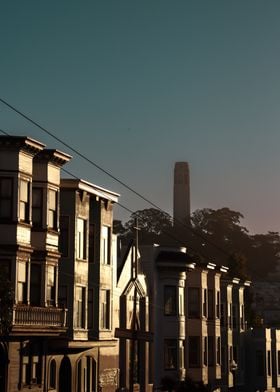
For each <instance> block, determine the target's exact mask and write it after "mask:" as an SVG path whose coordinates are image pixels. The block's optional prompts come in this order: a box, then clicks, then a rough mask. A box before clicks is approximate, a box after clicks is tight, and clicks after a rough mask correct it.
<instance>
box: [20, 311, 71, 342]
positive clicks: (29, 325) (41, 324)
mask: <svg viewBox="0 0 280 392" xmlns="http://www.w3.org/2000/svg"><path fill="white" fill-rule="evenodd" d="M66 315H67V309H61V308H52V307H49V308H44V307H38V306H28V305H15V306H14V308H13V321H12V325H13V328H12V332H16V333H19V332H20V333H24V331H26V332H27V333H28V332H30V333H32V334H34V333H35V332H36V331H37V332H38V333H40V334H41V333H43V334H51V335H53V334H60V333H63V332H65V331H66Z"/></svg>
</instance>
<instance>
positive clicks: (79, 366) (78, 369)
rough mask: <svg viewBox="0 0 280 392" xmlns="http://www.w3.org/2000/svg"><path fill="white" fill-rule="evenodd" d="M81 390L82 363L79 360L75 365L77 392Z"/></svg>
mask: <svg viewBox="0 0 280 392" xmlns="http://www.w3.org/2000/svg"><path fill="white" fill-rule="evenodd" d="M81 390H82V361H81V360H79V362H78V365H77V391H81Z"/></svg>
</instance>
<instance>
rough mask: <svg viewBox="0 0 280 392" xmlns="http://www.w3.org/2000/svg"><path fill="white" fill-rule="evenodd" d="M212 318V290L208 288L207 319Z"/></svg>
mask: <svg viewBox="0 0 280 392" xmlns="http://www.w3.org/2000/svg"><path fill="white" fill-rule="evenodd" d="M213 318H214V292H213V290H208V319H209V320H213Z"/></svg>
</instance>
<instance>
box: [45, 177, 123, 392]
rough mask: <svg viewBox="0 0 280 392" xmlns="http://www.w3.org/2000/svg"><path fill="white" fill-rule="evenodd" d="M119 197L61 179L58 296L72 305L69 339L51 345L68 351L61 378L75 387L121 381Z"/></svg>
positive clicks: (88, 387) (95, 387) (111, 385)
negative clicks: (117, 327) (117, 314)
mask: <svg viewBox="0 0 280 392" xmlns="http://www.w3.org/2000/svg"><path fill="white" fill-rule="evenodd" d="M118 196H119V195H118V194H116V193H113V192H111V191H109V190H106V189H103V188H101V187H98V186H96V185H94V184H91V183H89V182H87V181H84V180H79V179H62V180H61V184H60V251H61V263H60V271H59V295H58V298H59V303H60V304H61V305H63V307H64V308H67V309H68V321H67V340H65V341H61V342H60V346H58V344H57V342H55V344H54V345H53V346H51V347H50V350H53V353H54V354H55V353H56V352H57V351H58V350H59V351H60V353H63V354H64V357H63V361H64V363H63V371H62V372H61V374H60V379H61V382H63V383H64V384H65V383H68V384H69V388H70V387H71V390H73V391H76V390H77V391H97V390H98V388H99V389H102V390H103V391H114V390H115V389H116V388H117V386H118V379H119V367H118V341H117V339H115V336H114V329H115V323H116V321H117V320H114V318H113V307H114V301H115V287H116V274H115V271H116V246H114V244H115V237H114V236H113V234H112V222H113V204H114V203H116V202H117V201H118ZM60 367H61V365H60ZM69 375H71V376H69Z"/></svg>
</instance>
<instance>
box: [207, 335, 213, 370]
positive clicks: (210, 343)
mask: <svg viewBox="0 0 280 392" xmlns="http://www.w3.org/2000/svg"><path fill="white" fill-rule="evenodd" d="M208 365H209V366H214V337H213V336H208Z"/></svg>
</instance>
